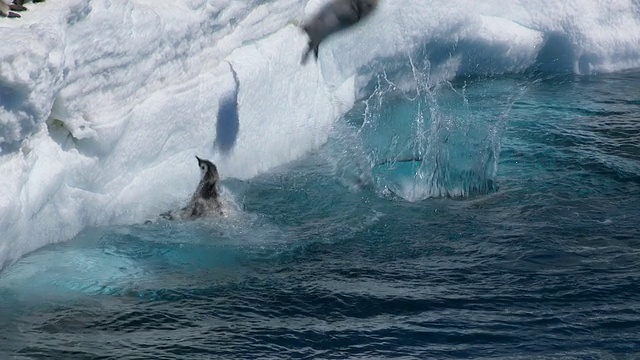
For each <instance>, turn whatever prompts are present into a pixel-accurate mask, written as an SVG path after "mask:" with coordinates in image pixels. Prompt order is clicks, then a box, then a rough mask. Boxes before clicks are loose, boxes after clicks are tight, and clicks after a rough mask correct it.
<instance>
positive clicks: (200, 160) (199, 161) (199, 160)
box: [196, 155, 202, 164]
mask: <svg viewBox="0 0 640 360" xmlns="http://www.w3.org/2000/svg"><path fill="white" fill-rule="evenodd" d="M196 159H198V164H200V163H201V162H202V159H200V158H199V157H198V155H196Z"/></svg>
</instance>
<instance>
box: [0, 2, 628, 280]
mask: <svg viewBox="0 0 640 360" xmlns="http://www.w3.org/2000/svg"><path fill="white" fill-rule="evenodd" d="M325 2H326V0H311V1H309V2H306V1H297V0H272V1H268V2H266V1H257V0H243V1H232V0H182V1H173V0H172V1H168V0H115V1H114V0H49V1H46V2H44V3H39V4H30V5H29V8H30V10H29V11H27V12H24V13H22V18H21V19H6V18H5V19H2V18H0V34H1V35H0V36H1V37H0V44H1V46H2V47H1V50H0V181H1V184H2V186H1V187H0V269H2V268H3V267H5V266H6V265H7V264H9V263H11V262H12V261H15V260H17V259H18V258H19V257H21V256H22V255H24V254H26V253H28V252H30V251H33V250H35V249H37V248H39V247H41V246H44V245H46V244H49V243H53V242H57V241H64V240H68V239H70V238H72V237H73V236H75V235H76V234H77V233H78V232H79V231H81V230H82V229H83V228H86V227H90V226H102V225H114V224H130V223H136V222H141V221H144V220H145V219H148V218H152V217H154V216H155V215H156V214H158V213H160V212H162V211H165V210H167V209H169V208H171V207H173V206H178V205H179V204H181V203H183V202H185V201H186V199H187V198H188V197H189V195H190V193H191V192H192V191H193V190H194V189H195V186H196V184H197V182H198V171H199V169H198V167H197V162H196V160H195V157H194V156H195V155H198V156H200V157H204V158H209V159H211V160H212V161H214V162H215V163H216V164H217V165H218V169H219V171H220V173H221V176H222V177H223V178H224V177H235V178H240V179H249V178H251V177H254V176H256V175H258V174H260V173H263V172H265V171H269V170H270V169H272V168H274V167H275V166H279V165H282V164H285V163H287V162H290V161H292V160H295V159H297V158H300V157H301V156H303V155H304V154H306V153H308V152H309V151H313V150H314V149H317V148H318V147H320V146H322V145H323V144H324V143H325V142H326V141H327V138H328V135H329V132H330V130H331V128H332V125H333V123H334V122H335V121H336V119H338V118H339V117H340V116H341V115H342V114H344V113H345V112H346V111H347V110H349V108H350V107H351V106H352V105H353V103H354V102H355V101H356V99H357V96H358V95H357V94H358V93H359V91H361V89H362V87H363V84H365V83H366V82H367V81H368V78H367V77H366V74H367V73H368V72H367V69H368V68H369V69H370V68H371V66H372V65H371V64H372V63H376V62H377V63H380V61H384V60H383V59H391V58H396V59H397V58H403V57H405V58H408V57H409V56H412V55H411V54H414V53H415V52H416V51H421V52H423V53H426V54H427V55H428V56H429V59H430V60H431V63H432V67H431V71H433V72H434V73H438V74H439V76H441V77H443V78H451V77H454V76H456V75H460V74H466V73H478V74H500V73H512V72H521V71H524V70H526V69H529V68H530V67H531V66H533V65H535V64H542V65H544V66H545V67H547V68H549V67H551V68H553V67H557V68H558V69H559V70H569V71H572V72H574V73H577V74H585V73H598V72H615V71H623V70H627V69H634V68H638V67H640V3H639V2H638V1H637V0H608V1H600V0H563V1H557V0H487V1H468V0H431V1H429V0H404V1H401V0H380V6H379V9H378V11H376V12H375V13H374V15H373V16H371V17H370V18H368V19H367V21H365V22H363V23H362V24H359V25H357V26H356V27H354V28H353V29H351V30H349V31H346V32H343V33H341V34H339V35H335V36H333V37H331V38H329V39H328V40H327V41H326V42H325V43H323V44H322V46H321V50H320V59H319V61H318V62H317V63H314V62H313V61H310V62H309V63H308V64H307V65H306V66H301V65H300V58H301V55H302V53H303V51H304V48H305V46H306V42H307V39H306V37H305V34H304V33H303V32H302V31H301V30H300V29H299V28H297V27H296V26H295V25H294V24H295V23H300V22H301V21H302V20H303V19H306V18H308V17H309V16H311V14H312V13H313V12H315V11H316V10H317V9H318V8H319V7H320V6H322V5H323V3H325ZM230 66H232V67H233V69H234V70H235V71H236V72H237V74H238V79H239V86H238V87H236V83H235V82H234V79H233V76H232V72H231V67H230ZM233 92H235V95H237V102H238V103H237V105H238V106H237V115H238V116H237V118H238V119H239V124H238V127H237V129H235V130H234V129H230V130H227V129H226V128H225V127H220V126H216V125H217V124H218V119H217V115H218V110H219V104H220V99H223V98H225V97H226V98H231V99H235V98H236V97H235V96H231V97H229V96H228V95H229V94H230V93H233ZM219 131H234V132H233V133H231V135H232V136H234V141H233V142H232V145H233V147H232V148H231V149H230V150H229V151H226V152H224V153H222V152H219V151H217V150H216V147H215V146H214V142H215V140H216V137H217V136H218V135H221V134H217V133H216V132H219ZM236 132H237V133H236ZM226 135H229V134H226Z"/></svg>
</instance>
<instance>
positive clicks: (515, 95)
mask: <svg viewBox="0 0 640 360" xmlns="http://www.w3.org/2000/svg"><path fill="white" fill-rule="evenodd" d="M476 80H482V81H481V82H480V81H476ZM371 87H372V89H371V92H370V95H369V96H368V97H367V98H366V99H364V100H363V101H362V103H361V104H360V106H356V107H354V110H353V111H352V112H351V113H350V114H348V115H347V121H348V122H349V123H351V124H352V125H353V126H354V127H355V128H356V129H357V130H356V134H357V136H358V137H359V138H360V139H361V140H362V147H364V148H365V149H366V150H365V153H367V157H368V158H369V161H370V166H371V173H372V177H373V182H374V183H375V186H376V188H377V190H379V191H381V192H382V193H383V194H395V195H397V196H400V197H402V198H404V199H406V200H409V201H419V200H423V199H426V198H432V197H467V196H472V195H475V194H486V193H489V192H492V191H495V190H496V176H497V172H498V162H499V155H500V148H501V138H502V134H503V132H504V130H505V128H506V124H507V122H508V119H509V113H510V111H511V107H512V106H513V104H514V103H515V102H516V101H517V100H518V99H519V98H520V97H521V96H522V95H523V94H524V93H525V91H526V88H527V87H526V85H523V84H522V83H518V82H515V81H512V80H510V79H508V78H501V79H498V78H489V79H486V78H483V79H474V78H471V77H469V78H465V79H463V80H459V81H457V82H450V81H447V80H442V77H440V76H434V75H433V72H432V69H431V63H430V62H429V60H428V58H426V57H419V56H412V55H407V57H406V58H405V59H403V60H402V62H401V63H397V62H396V63H395V64H394V63H389V62H387V63H385V64H384V66H382V67H381V70H380V71H378V72H377V74H376V75H375V76H374V80H373V81H372V83H371Z"/></svg>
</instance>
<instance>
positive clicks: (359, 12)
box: [301, 0, 378, 64]
mask: <svg viewBox="0 0 640 360" xmlns="http://www.w3.org/2000/svg"><path fill="white" fill-rule="evenodd" d="M377 6H378V0H331V2H330V3H329V4H327V5H326V6H325V7H323V8H322V9H321V10H320V11H319V12H318V13H317V14H316V15H315V16H314V17H313V18H311V19H310V20H309V21H307V22H305V23H304V24H302V30H304V31H305V32H306V33H307V36H309V44H308V48H307V51H306V52H305V53H304V55H303V56H302V61H301V63H302V64H305V63H306V62H307V58H308V57H309V54H311V52H312V51H313V54H314V56H315V58H316V60H317V59H318V51H319V49H318V48H319V46H320V43H321V42H322V41H323V40H324V39H325V38H327V37H328V36H329V35H331V34H334V33H336V32H339V31H342V30H345V29H347V28H349V27H351V26H353V25H355V24H357V23H358V22H360V21H361V20H363V19H364V18H366V17H367V16H369V15H370V14H371V13H372V12H373V10H375V9H376V7H377Z"/></svg>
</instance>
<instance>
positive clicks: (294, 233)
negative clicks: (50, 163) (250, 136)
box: [0, 72, 640, 359]
mask: <svg viewBox="0 0 640 360" xmlns="http://www.w3.org/2000/svg"><path fill="white" fill-rule="evenodd" d="M405 74H406V72H405ZM396 75H398V74H396ZM394 76H395V75H393V74H390V73H389V74H387V73H384V74H382V73H381V74H380V75H379V76H377V77H375V78H374V80H373V81H372V83H371V84H370V86H369V88H368V92H367V94H368V95H367V97H366V98H365V99H363V100H362V101H361V102H359V103H358V104H357V105H356V106H355V107H354V108H353V110H352V111H351V112H350V113H349V114H347V115H346V116H345V118H343V119H341V120H340V121H339V122H338V123H337V124H336V127H335V129H334V132H333V134H332V136H331V139H330V141H329V143H328V144H326V146H325V147H323V148H322V149H320V150H318V151H317V152H315V153H313V154H309V155H308V156H307V157H305V158H302V159H300V160H299V161H296V162H295V163H291V164H287V165H285V166H282V167H281V168H278V169H276V170H274V171H271V172H269V173H267V174H264V175H261V176H259V177H257V178H254V179H251V180H250V181H238V180H233V179H225V180H224V181H223V186H224V188H225V191H226V194H227V195H229V196H232V197H233V198H234V199H235V201H236V203H237V204H238V205H239V206H240V207H241V209H242V211H241V212H240V213H238V214H236V215H235V216H233V217H230V218H227V219H208V220H207V219H203V220H198V221H194V222H165V221H158V222H155V223H152V224H146V225H145V224H135V225H130V226H117V227H106V228H97V229H87V230H85V231H83V232H82V233H81V234H79V235H78V236H77V237H76V238H75V239H73V240H71V241H69V242H66V243H62V244H57V245H52V246H48V247H46V248H43V249H40V250H38V251H36V252H34V253H32V254H29V255H27V256H25V257H24V258H23V259H21V260H20V261H19V262H18V263H16V264H14V265H13V266H11V267H10V268H7V269H5V270H4V271H3V272H2V273H1V274H0V353H1V354H4V355H3V356H2V359H6V358H16V359H209V358H224V359H235V358H238V359H240V358H250V359H254V358H339V359H343V358H361V359H377V358H404V359H637V358H640V291H639V290H640V288H639V284H640V224H639V220H640V92H639V91H638V89H640V73H620V74H613V75H594V76H559V75H558V76H549V75H543V74H526V75H518V76H496V77H489V78H471V77H468V78H461V79H458V80H456V81H455V82H452V83H445V84H441V85H439V86H432V85H428V84H429V81H428V79H419V78H418V79H416V80H418V81H417V83H418V86H417V88H416V87H408V88H405V89H403V88H402V86H400V85H398V84H399V83H400V80H401V79H400V76H399V75H398V76H395V77H394ZM394 79H395V80H394ZM185 200H186V199H185Z"/></svg>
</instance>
